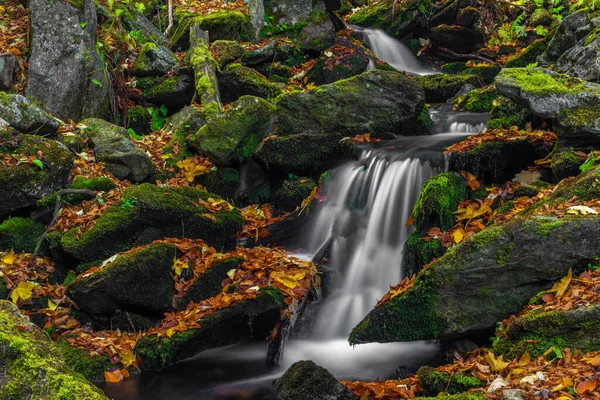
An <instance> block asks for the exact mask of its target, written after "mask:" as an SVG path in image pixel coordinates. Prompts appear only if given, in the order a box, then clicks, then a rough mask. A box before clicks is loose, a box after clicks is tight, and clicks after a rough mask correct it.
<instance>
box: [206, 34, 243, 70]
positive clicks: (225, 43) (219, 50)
mask: <svg viewBox="0 0 600 400" xmlns="http://www.w3.org/2000/svg"><path fill="white" fill-rule="evenodd" d="M210 50H211V53H212V54H214V57H215V61H216V62H217V66H218V67H219V69H223V68H225V66H226V65H227V64H229V63H231V62H234V61H235V60H237V59H239V58H240V57H242V56H243V55H244V52H245V50H244V47H242V45H241V44H240V43H239V42H236V41H233V40H215V42H214V43H213V44H212V46H211V47H210Z"/></svg>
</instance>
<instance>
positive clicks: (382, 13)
mask: <svg viewBox="0 0 600 400" xmlns="http://www.w3.org/2000/svg"><path fill="white" fill-rule="evenodd" d="M420 4H421V3H420V2H419V1H418V0H410V1H404V2H402V3H398V2H396V1H394V0H381V1H377V2H373V3H371V4H369V5H368V6H366V7H363V8H361V9H359V10H357V11H356V12H355V13H353V14H352V15H351V16H350V18H349V19H348V23H350V24H352V25H358V26H364V27H368V28H378V29H383V30H385V31H386V32H388V33H390V34H393V35H398V36H399V37H404V36H406V34H407V33H408V32H410V31H411V30H413V29H414V28H415V27H426V26H427V25H426V23H427V17H426V16H425V15H426V14H425V13H423V12H421V11H420V10H419V5H420ZM396 7H397V8H396ZM395 16H397V18H395Z"/></svg>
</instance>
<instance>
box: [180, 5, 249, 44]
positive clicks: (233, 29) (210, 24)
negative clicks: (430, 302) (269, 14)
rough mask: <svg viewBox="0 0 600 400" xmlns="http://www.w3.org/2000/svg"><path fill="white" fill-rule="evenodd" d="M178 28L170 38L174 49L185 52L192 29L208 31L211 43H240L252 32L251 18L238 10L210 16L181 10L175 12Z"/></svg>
mask: <svg viewBox="0 0 600 400" xmlns="http://www.w3.org/2000/svg"><path fill="white" fill-rule="evenodd" d="M175 20H176V26H175V29H173V31H172V32H173V33H172V34H171V37H170V38H169V39H170V41H171V43H173V48H174V49H178V48H180V49H182V50H185V49H187V48H188V47H189V45H190V28H191V27H193V26H194V25H198V26H200V29H202V30H203V31H208V36H209V38H210V40H211V41H217V40H234V41H238V42H239V41H240V40H242V38H243V37H245V36H246V35H247V34H248V32H249V30H250V17H248V16H247V15H245V14H243V13H242V12H240V11H236V10H221V11H215V12H212V13H209V14H204V15H198V14H190V13H187V12H185V11H183V10H181V9H177V10H175Z"/></svg>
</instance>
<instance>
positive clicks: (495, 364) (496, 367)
mask: <svg viewBox="0 0 600 400" xmlns="http://www.w3.org/2000/svg"><path fill="white" fill-rule="evenodd" d="M485 358H486V360H487V362H488V364H489V365H490V367H492V371H498V372H502V371H503V370H504V369H506V367H508V364H510V363H508V362H506V361H504V356H500V357H498V358H496V356H494V354H493V353H492V352H489V353H487V355H486V356H485Z"/></svg>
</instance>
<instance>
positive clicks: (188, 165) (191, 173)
mask: <svg viewBox="0 0 600 400" xmlns="http://www.w3.org/2000/svg"><path fill="white" fill-rule="evenodd" d="M177 166H178V167H179V168H180V169H181V170H182V171H183V173H184V175H185V178H186V179H187V181H188V182H194V179H196V177H197V176H200V175H204V174H206V173H207V172H209V171H210V167H209V166H207V165H205V164H197V163H196V161H195V160H194V159H193V158H186V159H185V160H181V161H179V162H178V163H177Z"/></svg>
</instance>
